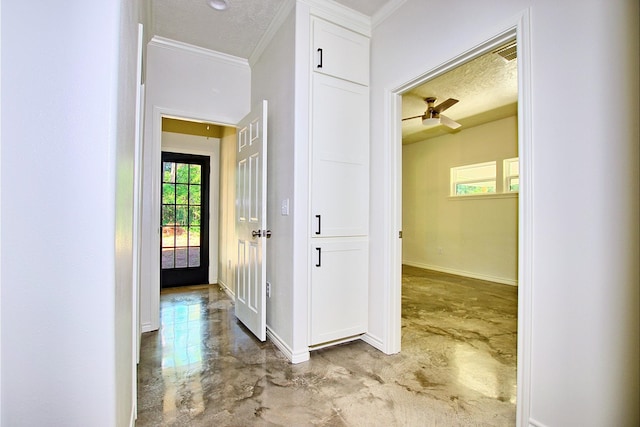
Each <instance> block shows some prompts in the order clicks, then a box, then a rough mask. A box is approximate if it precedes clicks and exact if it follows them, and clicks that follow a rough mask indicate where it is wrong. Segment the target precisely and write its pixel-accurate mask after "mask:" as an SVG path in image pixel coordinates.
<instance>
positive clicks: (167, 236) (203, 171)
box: [160, 152, 210, 287]
mask: <svg viewBox="0 0 640 427" xmlns="http://www.w3.org/2000/svg"><path fill="white" fill-rule="evenodd" d="M209 164H210V159H209V157H208V156H196V155H191V154H179V153H168V152H163V153H162V207H161V228H162V239H161V248H160V251H161V274H160V280H161V285H162V287H169V286H182V285H195V284H206V283H209V280H208V274H209V229H208V218H209Z"/></svg>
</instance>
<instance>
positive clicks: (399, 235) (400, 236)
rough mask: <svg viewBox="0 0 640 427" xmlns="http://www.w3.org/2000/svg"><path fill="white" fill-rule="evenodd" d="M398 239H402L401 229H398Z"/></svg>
mask: <svg viewBox="0 0 640 427" xmlns="http://www.w3.org/2000/svg"><path fill="white" fill-rule="evenodd" d="M398 239H402V230H400V231H398Z"/></svg>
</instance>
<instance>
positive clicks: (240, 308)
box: [235, 101, 267, 341]
mask: <svg viewBox="0 0 640 427" xmlns="http://www.w3.org/2000/svg"><path fill="white" fill-rule="evenodd" d="M237 150H238V151H237V155H236V237H237V239H238V267H237V274H236V302H235V312H236V317H237V318H238V319H239V320H240V321H241V322H242V323H243V324H244V325H245V326H246V327H247V328H249V330H250V331H251V332H252V333H253V334H254V335H255V336H256V337H257V338H258V339H259V340H261V341H264V340H266V329H267V327H266V326H267V325H266V324H267V313H266V297H267V292H266V289H267V286H266V280H267V279H266V263H265V260H266V252H267V251H266V249H267V245H266V238H267V236H266V234H267V225H266V222H267V101H262V103H261V104H259V105H258V106H256V107H254V108H253V109H252V111H251V112H250V113H249V114H248V115H247V116H246V117H245V118H244V119H242V121H241V122H240V124H239V126H238V144H237Z"/></svg>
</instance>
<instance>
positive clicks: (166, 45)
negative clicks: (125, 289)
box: [140, 37, 251, 332]
mask: <svg viewBox="0 0 640 427" xmlns="http://www.w3.org/2000/svg"><path fill="white" fill-rule="evenodd" d="M146 65H147V67H146V114H145V131H144V160H143V163H144V173H143V196H142V211H143V212H142V221H143V230H142V260H141V269H142V272H141V273H142V278H141V295H140V300H141V301H140V322H141V324H142V330H143V332H146V331H151V330H155V329H158V326H159V296H160V260H159V256H158V248H159V245H160V234H159V224H160V199H159V195H160V188H159V186H160V139H161V121H162V120H161V119H162V116H163V115H170V116H176V117H183V118H191V119H199V120H204V121H208V122H212V123H218V124H230V125H235V124H236V123H238V122H239V121H240V120H241V119H242V118H243V117H244V116H245V115H246V114H247V113H248V112H249V109H250V92H251V70H250V69H249V64H248V62H247V61H246V60H243V59H240V58H236V57H231V56H229V55H224V54H220V53H217V52H212V51H208V50H204V49H201V48H197V47H194V46H190V45H185V44H181V43H177V42H173V41H170V40H167V39H162V38H156V37H154V38H153V39H152V40H151V42H150V43H149V45H148V46H147V64H146Z"/></svg>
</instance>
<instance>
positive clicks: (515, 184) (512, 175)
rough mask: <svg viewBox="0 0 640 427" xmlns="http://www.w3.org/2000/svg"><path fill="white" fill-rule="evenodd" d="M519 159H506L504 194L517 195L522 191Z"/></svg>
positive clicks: (504, 164)
mask: <svg viewBox="0 0 640 427" xmlns="http://www.w3.org/2000/svg"><path fill="white" fill-rule="evenodd" d="M518 160H519V159H518V158H517V157H514V158H513V159H505V160H504V163H503V170H504V192H505V193H517V192H518V191H520V163H519V161H518Z"/></svg>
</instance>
